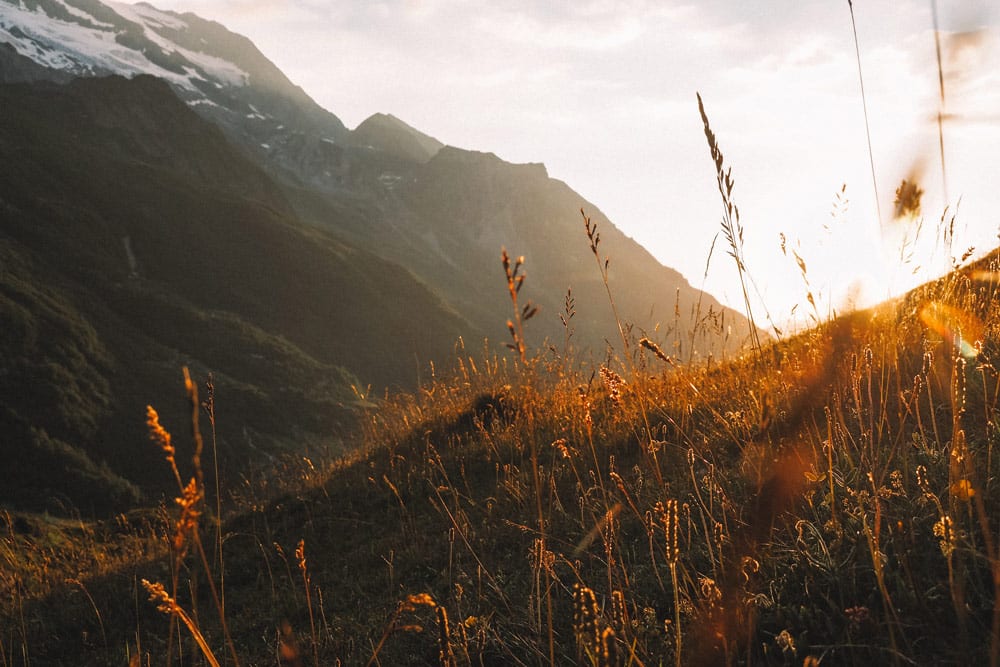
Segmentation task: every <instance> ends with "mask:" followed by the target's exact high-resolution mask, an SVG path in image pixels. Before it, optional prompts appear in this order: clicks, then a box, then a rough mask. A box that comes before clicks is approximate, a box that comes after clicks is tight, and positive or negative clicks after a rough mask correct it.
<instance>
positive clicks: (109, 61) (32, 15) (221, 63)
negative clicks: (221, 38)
mask: <svg viewBox="0 0 1000 667" xmlns="http://www.w3.org/2000/svg"><path fill="white" fill-rule="evenodd" d="M53 1H54V2H55V3H58V4H59V5H60V6H62V7H65V8H66V10H67V12H68V14H69V15H71V16H72V17H74V18H75V19H80V21H79V22H76V21H73V22H71V21H66V20H63V19H61V18H58V17H54V16H50V15H49V14H47V13H46V12H45V10H44V8H43V7H42V6H38V7H37V8H36V9H35V10H31V9H28V8H26V7H25V6H24V5H23V4H22V3H20V2H19V3H18V4H16V5H14V4H10V3H9V2H0V41H4V42H9V43H10V44H11V45H13V46H14V48H15V49H16V50H17V52H18V53H20V54H21V55H23V56H26V57H28V58H31V59H32V60H34V61H35V62H37V63H38V64H40V65H44V66H46V67H51V68H53V69H59V70H63V71H68V72H70V73H72V74H76V75H81V76H93V75H101V74H121V75H124V76H135V75H137V74H150V75H152V76H156V77H159V78H162V79H165V80H167V81H169V82H170V83H171V84H173V85H174V86H176V87H178V88H181V89H183V90H185V91H187V92H188V93H189V94H190V96H191V97H201V96H202V95H203V93H201V92H200V88H199V85H198V83H196V82H199V83H201V84H202V85H204V82H210V83H215V84H216V87H222V85H226V86H233V87H242V86H246V85H247V84H248V80H249V75H248V74H247V73H246V72H244V71H243V70H241V69H240V68H239V67H237V66H236V65H234V64H233V63H231V62H228V61H226V60H223V59H222V58H218V57H215V56H211V55H208V54H205V53H200V52H197V51H192V50H190V49H186V48H182V47H180V46H178V45H177V44H174V43H173V42H171V41H170V40H169V39H167V38H166V37H164V36H163V35H161V34H160V33H158V32H157V28H159V29H161V30H162V29H169V30H184V29H186V28H187V24H185V23H184V22H183V21H182V20H181V19H179V18H177V17H174V16H171V15H169V14H165V13H163V12H160V11H158V10H156V9H154V8H152V7H150V6H148V5H129V4H125V3H121V2H114V3H108V4H107V6H108V7H110V8H111V9H112V10H113V11H114V12H115V13H116V14H118V16H120V17H121V18H122V19H123V25H120V26H116V25H112V24H110V23H107V22H104V21H100V20H98V19H96V18H94V17H93V16H91V15H90V14H87V13H86V12H84V11H83V10H81V9H79V8H77V7H72V6H71V5H69V4H68V3H66V2H65V1H64V0H53ZM91 26H93V27H91ZM130 26H131V27H132V30H133V31H136V32H138V33H139V34H141V35H142V37H143V38H144V39H145V40H148V41H149V42H150V43H151V44H152V45H155V46H156V47H159V49H160V50H161V51H162V52H163V53H164V54H167V56H168V57H171V58H175V59H178V61H179V67H178V69H179V70H181V71H180V72H177V71H172V70H169V69H166V68H165V67H163V66H161V65H158V64H157V63H155V62H153V61H152V60H150V59H149V57H148V56H147V55H146V54H145V53H144V52H143V51H142V50H138V49H135V48H129V47H127V46H124V45H123V44H122V43H120V42H119V40H118V38H119V36H120V35H123V34H124V33H125V32H126V31H127V29H128V28H129V27H130Z"/></svg>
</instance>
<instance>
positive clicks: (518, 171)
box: [0, 0, 747, 358]
mask: <svg viewBox="0 0 1000 667" xmlns="http://www.w3.org/2000/svg"><path fill="white" fill-rule="evenodd" d="M12 3H13V0H0V41H3V40H7V41H10V42H11V43H12V44H13V45H14V46H15V48H16V49H17V50H18V51H19V53H21V54H22V55H24V56H26V57H30V58H33V59H35V60H36V61H37V62H39V63H43V64H48V65H54V66H57V67H60V68H61V69H63V70H64V71H72V72H74V73H78V74H81V73H83V74H85V73H87V70H86V67H85V66H84V64H87V63H90V64H91V65H90V66H91V67H92V68H93V71H94V72H96V71H98V70H100V71H106V70H107V69H109V68H110V69H113V70H114V71H117V72H119V73H123V74H129V75H131V74H134V73H135V72H136V71H146V72H152V73H157V74H159V75H161V76H163V77H164V79H165V80H166V81H168V82H169V83H170V85H171V86H172V87H173V88H174V90H175V92H177V93H178V95H179V96H180V97H181V98H182V99H184V100H186V102H187V103H188V104H189V105H190V106H191V107H192V108H193V109H195V110H196V111H197V112H198V113H199V114H201V115H203V116H204V117H206V118H208V119H210V120H212V121H213V122H216V123H217V124H219V126H220V127H221V128H222V129H223V130H224V132H225V133H226V135H227V137H229V139H230V140H232V141H233V142H235V143H236V144H238V145H239V146H241V147H242V148H243V150H244V151H246V152H247V154H248V155H250V156H251V157H252V158H253V159H254V160H255V161H257V162H258V164H260V165H262V166H263V167H264V168H265V169H267V170H268V171H269V173H270V174H272V175H273V176H275V177H277V179H278V181H279V182H280V183H281V185H282V187H284V188H285V189H286V193H287V195H288V197H289V199H290V201H291V202H292V204H293V205H294V206H295V208H296V210H297V212H298V213H299V214H300V215H301V216H302V217H303V218H304V219H305V220H307V221H309V222H311V223H313V224H314V225H316V226H319V227H320V228H322V229H325V230H327V231H332V232H334V233H335V234H336V235H337V236H339V237H341V238H343V239H345V240H347V241H349V242H350V243H351V244H353V245H356V246H358V247H362V248H365V249H367V250H369V251H371V252H373V253H376V254H379V255H382V256H384V257H386V258H389V259H391V260H392V261H395V262H397V263H399V264H401V265H402V266H404V267H406V268H407V269H409V270H410V271H412V272H413V273H414V274H416V275H417V276H418V277H419V278H420V279H421V280H423V281H424V282H425V283H426V284H427V285H428V286H429V287H431V288H432V289H434V290H436V291H437V292H438V293H440V294H441V295H443V296H445V297H446V298H447V299H448V301H449V302H450V303H451V304H452V305H453V306H454V307H455V308H456V309H457V310H458V311H459V312H460V313H462V315H463V316H464V317H466V318H467V319H469V320H470V321H471V322H472V323H473V324H475V325H476V327H478V328H479V329H481V330H484V331H487V332H491V333H492V335H493V337H494V338H501V337H506V335H507V334H506V331H505V327H504V322H505V320H506V317H507V315H506V313H507V310H508V305H507V304H506V303H505V301H504V299H505V298H506V297H505V294H506V290H505V288H504V285H503V277H502V274H501V272H500V268H499V260H498V256H499V251H500V247H501V246H507V248H508V249H509V250H510V252H511V253H512V254H514V255H515V256H517V255H524V256H525V258H526V260H527V262H528V263H527V269H528V271H529V273H530V276H531V277H530V279H529V282H528V288H527V289H528V290H529V293H528V294H529V296H530V297H531V298H532V299H534V300H535V301H536V302H537V303H539V304H540V305H541V306H542V310H541V314H540V316H539V318H538V319H537V320H534V321H533V322H532V325H531V326H530V327H529V335H530V336H531V337H532V340H533V342H535V343H541V342H542V340H543V339H545V338H546V337H548V338H549V339H553V340H562V339H563V336H564V332H563V329H562V326H561V324H560V321H559V318H558V315H559V313H560V311H562V310H563V305H564V297H565V295H566V293H567V290H568V289H572V291H573V294H574V296H575V298H576V305H577V310H578V317H577V318H576V320H575V321H574V324H575V325H576V335H575V341H576V343H577V344H578V345H579V346H582V347H588V348H590V349H592V350H594V351H596V352H598V353H601V352H602V351H603V349H604V347H605V340H615V339H616V338H617V336H618V325H617V323H616V322H615V321H614V318H613V317H612V314H611V309H610V308H609V306H608V303H607V297H606V295H605V294H604V292H603V284H602V283H601V277H600V273H599V270H598V267H597V266H596V263H595V262H594V261H593V257H587V254H588V249H587V244H588V242H587V240H586V238H585V237H584V236H583V230H582V223H581V221H580V218H579V209H580V208H581V207H582V208H584V209H585V210H586V212H587V213H588V215H591V216H592V217H593V219H594V221H595V222H596V223H597V224H598V226H599V228H600V230H601V234H602V238H603V239H604V247H602V248H601V252H602V253H603V255H606V256H608V257H609V258H610V260H611V262H610V268H611V273H610V279H611V283H612V288H613V293H614V294H615V297H616V299H617V301H618V305H619V310H620V312H621V313H622V316H623V318H624V319H626V320H627V321H628V322H631V323H633V324H634V325H635V326H636V327H637V328H638V329H642V330H645V331H647V332H653V331H654V330H655V329H657V326H658V325H659V335H660V337H661V339H662V340H663V342H669V343H670V344H671V347H672V348H673V349H674V351H675V352H677V353H679V354H681V355H682V356H683V357H685V358H687V357H689V356H690V355H692V354H693V353H694V351H695V350H692V349H691V348H692V345H693V346H694V347H695V348H697V353H698V354H701V355H708V354H716V355H718V354H720V353H721V352H723V351H724V350H728V351H732V350H735V349H736V348H738V347H739V345H740V344H741V343H742V342H743V341H744V340H745V337H746V332H747V323H746V320H745V318H743V316H742V315H740V314H739V313H737V312H735V311H732V310H729V309H726V308H723V307H721V306H720V304H719V303H718V302H717V301H716V300H715V299H713V298H712V297H711V296H709V295H702V294H701V293H700V292H699V291H698V290H696V289H693V288H692V287H691V285H690V284H688V282H687V281H686V280H685V279H684V278H683V277H682V276H680V275H679V274H678V273H677V272H676V271H673V270H671V269H669V268H667V267H664V266H662V265H660V264H659V262H657V261H656V260H655V259H654V258H653V257H652V256H651V255H649V253H648V252H646V251H645V250H644V249H643V248H642V247H641V246H639V245H638V244H636V243H634V242H633V241H631V240H630V239H628V238H627V237H625V236H624V235H623V234H621V233H620V232H619V231H618V230H617V229H616V228H615V227H614V225H613V224H612V223H611V221H609V220H607V218H606V217H604V216H603V215H602V214H601V213H600V211H599V210H598V209H597V207H596V206H595V205H594V204H592V203H590V202H588V201H586V200H585V199H584V198H583V197H582V196H581V195H579V194H578V193H576V192H574V191H573V190H572V189H570V188H569V186H567V185H566V184H564V183H560V182H558V181H555V180H552V179H549V178H548V176H547V174H546V172H545V169H544V167H542V166H541V165H534V166H523V165H511V164H509V163H506V162H503V161H502V160H499V159H497V158H496V157H495V156H493V155H492V154H487V153H476V152H472V151H461V150H459V149H455V148H448V149H442V146H441V143H440V142H439V141H437V140H436V139H433V138H431V137H429V136H427V135H425V134H423V133H421V132H419V131H418V130H416V129H414V128H412V127H410V126H408V125H406V124H405V123H404V122H402V121H401V120H399V119H398V118H395V117H394V116H390V115H386V114H375V115H373V116H372V117H370V118H369V119H367V120H366V121H365V122H363V123H362V124H361V125H359V126H358V128H356V129H355V130H354V131H353V132H349V131H347V130H346V129H344V128H343V125H342V123H340V121H339V120H337V119H336V117H335V116H333V115H332V114H329V113H328V112H326V111H324V110H322V109H320V108H319V106H318V105H317V104H316V103H315V102H314V101H312V100H311V99H309V98H308V96H306V95H305V93H303V92H302V91H301V89H299V88H297V87H295V86H294V85H293V84H291V83H290V82H289V81H288V80H287V78H285V77H284V75H282V74H281V73H280V72H279V71H278V70H277V68H276V67H274V65H273V64H271V63H270V62H269V61H267V59H266V58H265V57H264V56H263V55H262V54H261V53H260V52H259V51H258V50H257V49H256V48H255V47H254V46H253V45H252V43H250V42H249V40H247V39H246V38H244V37H242V36H239V35H236V34H234V33H231V32H229V31H228V30H226V29H225V28H224V27H222V26H220V25H219V24H217V23H213V22H208V21H204V20H202V19H199V18H198V17H196V16H194V15H192V14H177V13H174V12H161V11H158V10H155V9H154V8H152V7H151V6H149V5H146V4H139V5H135V6H131V5H124V4H120V3H108V4H106V5H105V4H101V3H99V2H97V0H32V7H33V8H34V9H33V10H31V11H28V10H26V9H15V8H14V4H12ZM67 7H72V9H71V10H67V9H66V8H67ZM67 14H69V15H70V17H69V18H67ZM84 17H90V18H89V19H86V18H84ZM84 23H86V24H88V25H89V24H98V23H101V26H100V27H98V28H88V27H85V26H84V25H82V24H84ZM106 26H107V27H106ZM95 30H96V31H98V33H99V34H98V33H94V31H95ZM88 31H90V32H88ZM100 31H104V32H100ZM94 34H98V37H99V39H98V38H96V37H94V36H93V35H94ZM52 35H56V36H58V37H59V38H58V39H56V38H53V37H52ZM81 35H82V36H81ZM84 37H86V39H85V38H84ZM60 40H61V41H60ZM81 44H83V45H85V46H86V49H85V48H84V47H83V46H79V45H81ZM112 46H114V48H111V47H112ZM123 46H127V47H129V48H131V49H132V50H131V51H129V52H128V55H127V57H126V56H124V55H122V54H121V51H122V48H121V47H123ZM87 49H89V50H90V53H85V51H87ZM100 68H104V69H103V70H101V69H100ZM603 255H602V256H603ZM730 330H731V334H728V333H727V332H729V331H730ZM694 331H697V334H696V335H693V334H692V332H694Z"/></svg>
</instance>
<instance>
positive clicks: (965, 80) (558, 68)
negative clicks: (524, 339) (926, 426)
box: [151, 0, 1000, 321]
mask: <svg viewBox="0 0 1000 667" xmlns="http://www.w3.org/2000/svg"><path fill="white" fill-rule="evenodd" d="M151 4H153V5H155V6H157V7H159V8H161V9H172V10H175V11H193V12H195V13H196V14H198V15H200V16H202V17H204V18H208V19H214V20H217V21H219V22H220V23H222V24H224V25H225V26H226V27H228V28H230V29H231V30H234V31H236V32H239V33H242V34H244V35H246V36H248V37H250V39H252V40H253V41H254V43H256V45H257V46H258V47H259V48H260V49H261V51H263V53H264V54H265V55H266V56H267V57H268V58H270V59H271V60H272V61H274V62H275V63H276V64H277V65H278V67H280V68H281V69H282V70H283V71H284V72H285V74H287V75H288V77H289V78H290V79H291V80H292V81H293V82H295V83H297V84H299V85H301V86H302V87H303V88H304V89H305V90H306V92H307V93H308V94H309V95H311V96H312V97H313V98H314V99H316V100H317V101H318V102H319V103H320V104H321V105H322V106H324V107H326V108H327V109H328V110H330V111H331V112H333V113H334V114H336V115H337V116H339V117H340V118H341V119H342V120H343V121H344V123H345V124H347V125H348V126H349V127H355V126H356V125H357V124H359V123H360V122H361V121H362V120H364V119H365V118H366V117H368V116H369V115H371V114H373V113H376V112H386V113H392V114H394V115H396V116H398V117H399V118H401V119H403V120H404V121H406V122H407V123H409V124H411V125H413V126H414V127H416V128H417V129H419V130H421V131H423V132H426V133H427V134H430V135H432V136H434V137H436V138H438V139H439V140H441V141H443V142H444V143H446V144H451V145H455V146H459V147H462V148H468V149H475V150H484V151H491V152H494V153H496V154H497V155H499V156H500V157H501V158H503V159H505V160H509V161H512V162H544V163H545V165H546V166H547V167H548V171H549V174H550V175H551V176H552V177H554V178H558V179H560V180H563V181H566V182H567V183H568V184H569V185H570V186H571V187H573V188H574V189H575V190H577V191H578V192H580V193H581V194H582V195H584V196H585V197H586V198H588V199H589V200H590V201H592V202H593V203H594V204H595V205H596V206H598V207H599V208H600V209H601V210H602V211H603V212H604V213H605V214H607V215H608V216H609V217H610V218H611V220H612V221H614V222H615V224H617V225H618V226H619V227H621V228H622V229H623V230H624V231H625V232H626V233H627V234H629V235H630V236H632V237H634V238H635V239H637V240H638V241H639V242H641V243H642V244H643V245H645V246H646V247H647V248H648V249H649V250H650V251H651V252H652V253H653V254H654V255H655V256H656V257H657V258H658V259H659V260H660V261H662V262H663V263H664V264H667V265H669V266H672V267H674V268H677V269H679V270H680V271H681V272H682V273H683V274H684V275H685V276H686V277H687V278H688V279H689V280H690V281H691V282H692V283H693V284H695V285H700V284H701V282H702V274H703V273H704V270H705V263H706V259H707V258H708V254H709V248H710V247H711V244H712V239H713V237H714V236H715V235H716V233H717V231H718V229H719V221H720V218H721V212H722V204H721V200H720V197H719V194H718V192H717V191H716V189H715V176H714V171H713V169H714V168H713V165H712V162H711V160H710V158H709V151H708V147H707V144H706V142H705V136H704V133H703V131H702V125H701V119H700V117H699V115H698V107H697V102H696V99H695V92H696V91H698V92H700V93H701V95H702V97H703V99H704V101H705V105H706V109H707V112H708V115H709V118H710V120H711V123H712V127H713V129H714V131H715V133H716V135H717V137H718V140H719V143H720V145H721V147H722V150H723V152H724V154H725V157H726V161H727V163H728V164H729V165H731V166H732V170H733V177H734V180H735V181H736V188H735V190H734V193H733V198H734V200H735V202H736V204H737V205H738V206H739V208H740V211H741V213H742V221H743V226H744V230H745V235H744V240H745V254H746V262H747V266H748V269H749V271H750V273H751V275H752V276H753V278H754V279H755V281H756V283H757V284H758V286H759V289H760V292H761V294H762V295H763V299H764V302H765V303H766V305H767V307H768V309H769V310H770V311H771V314H772V316H773V317H774V319H775V320H776V321H784V320H786V319H788V318H789V316H790V314H791V312H792V309H793V307H794V306H795V304H796V303H798V304H800V305H799V308H798V310H797V311H796V312H797V316H798V318H799V319H800V320H801V319H802V317H803V315H804V313H805V311H806V310H808V309H809V308H808V306H807V304H806V301H805V293H806V289H807V288H806V287H805V284H804V282H803V280H802V278H801V277H800V275H799V269H798V267H797V265H796V263H795V260H794V258H793V257H792V253H791V250H792V249H793V248H795V249H796V250H797V252H798V253H799V255H800V256H801V257H802V259H803V260H804V261H805V263H806V267H807V269H808V279H809V281H810V289H811V290H812V291H813V293H814V295H815V298H816V301H817V304H818V306H819V308H820V310H821V311H825V310H826V309H827V308H828V307H829V306H830V305H831V304H832V306H833V307H834V308H841V307H842V306H843V303H844V299H845V298H846V295H847V294H848V293H849V292H850V291H851V290H852V286H858V287H860V288H861V289H862V292H861V294H862V296H861V297H860V298H861V300H862V301H864V302H872V301H874V300H877V299H881V298H884V297H885V296H886V295H887V294H888V293H889V292H890V291H899V290H901V289H903V288H905V287H907V286H909V285H911V284H913V283H914V282H915V281H916V280H917V279H918V278H926V277H928V276H930V275H931V274H932V273H934V272H941V270H943V268H944V266H945V262H946V259H945V257H944V253H943V252H942V250H941V246H940V244H937V250H936V251H934V247H935V243H934V237H935V234H936V232H937V228H938V227H939V220H940V218H941V214H942V211H943V208H944V205H945V201H944V197H943V195H942V190H943V186H942V182H943V179H942V175H941V163H940V157H939V149H938V134H937V124H936V118H937V113H938V109H939V103H938V77H937V66H936V57H935V42H934V31H933V19H932V14H931V3H930V1H929V0H921V1H916V0H891V1H888V0H885V1H880V2H869V1H866V0H858V2H855V3H854V5H855V6H854V12H855V18H856V22H857V33H858V40H859V44H860V52H861V65H862V70H863V75H864V81H865V89H866V93H867V95H868V112H869V118H870V127H871V142H872V149H873V153H874V161H875V169H876V183H877V187H878V191H879V195H880V203H881V210H882V218H883V220H882V224H881V225H880V224H879V220H878V216H877V215H876V206H875V195H874V189H873V183H872V174H871V166H870V163H869V154H868V144H867V140H866V133H865V123H864V112H863V108H862V101H861V95H860V89H859V82H858V64H857V60H856V59H855V43H854V37H853V33H852V29H851V15H850V9H849V5H848V2H847V1H846V0H844V1H842V2H841V1H835V0H824V1H822V2H819V1H816V2H807V1H803V0H768V1H767V2H743V1H736V2H723V1H721V0H708V1H705V0H700V1H697V2H675V1H665V0H659V1H649V2H646V1H643V0H632V1H627V0H626V1H621V2H611V1H604V0H593V1H587V0H575V1H549V2H543V1H537V2H528V1H517V0H509V1H508V0H505V1H503V2H489V1H473V0H386V1H383V2H377V1H371V2H366V1H362V0H358V1H344V0H340V1H335V0H152V3H151ZM995 4H996V3H993V2H989V1H988V0H979V1H978V2H965V1H961V2H959V1H958V0H941V1H940V2H938V18H939V24H940V27H941V29H942V39H941V46H942V56H943V60H944V66H945V77H946V78H945V91H946V96H947V104H946V108H945V111H946V112H947V114H948V115H947V118H948V120H947V122H946V123H945V131H944V141H945V151H946V164H947V169H948V173H947V185H948V195H949V198H950V200H951V201H950V203H951V206H952V210H953V209H954V205H955V202H956V201H957V200H958V198H959V196H961V197H962V199H961V206H960V207H959V210H958V217H957V218H956V224H955V251H954V254H956V255H961V254H962V252H963V251H964V250H965V249H966V248H967V247H968V246H970V245H975V246H976V248H977V254H982V253H983V252H985V251H987V250H988V249H991V248H992V247H994V246H996V245H997V235H998V224H1000V216H998V214H997V209H996V206H995V205H994V200H995V199H996V197H997V192H998V189H1000V168H998V166H997V165H998V158H997V155H998V150H1000V57H998V56H1000V31H998V29H997V21H998V12H997V11H996V10H994V9H993V6H994V5H995ZM908 174H916V175H918V176H919V177H920V182H921V185H922V187H923V188H924V189H925V190H926V195H925V196H924V200H923V217H924V224H923V230H922V232H921V237H920V238H921V239H922V240H921V241H920V242H918V244H917V252H915V253H912V258H911V259H909V261H908V263H907V262H901V261H900V254H901V253H900V248H901V246H902V245H903V243H904V237H905V236H907V235H908V236H909V237H913V236H914V233H915V230H916V227H917V222H915V221H904V222H892V220H891V218H892V212H893V206H892V203H893V198H894V191H895V188H896V187H897V186H898V184H899V182H900V180H901V179H902V178H903V177H904V176H906V175H908ZM843 184H846V186H847V188H846V199H847V201H848V204H847V206H846V210H842V211H841V213H839V214H838V215H837V216H836V217H834V216H831V211H832V210H833V207H834V198H835V194H836V193H837V192H838V191H840V189H841V187H842V185H843ZM781 233H784V234H785V237H786V239H787V245H786V249H787V251H788V252H787V255H783V254H782V251H781V247H780V240H779V239H780V234H781ZM572 241H573V240H572V239H568V240H567V242H572ZM578 241H579V242H580V243H584V242H585V240H584V239H583V235H582V232H581V238H580V239H578ZM921 243H922V246H921ZM606 250H607V252H608V253H610V255H611V260H612V272H613V271H614V268H613V267H614V248H611V247H609V248H607V249H606ZM903 254H904V255H907V256H909V255H910V254H911V252H910V250H909V249H907V250H905V251H904V253H903ZM918 267H919V268H918ZM914 271H916V274H915V275H914ZM706 288H707V289H708V290H709V291H710V292H712V293H713V294H715V295H716V296H718V297H720V298H722V299H723V300H725V301H727V302H728V303H730V304H731V305H733V306H734V307H737V308H740V307H741V306H740V304H741V302H740V300H739V286H738V282H737V281H736V276H735V271H734V269H733V267H732V261H731V259H730V258H729V257H727V256H726V254H725V252H724V248H723V247H722V240H721V238H720V243H719V245H718V246H716V251H715V253H714V255H713V256H712V260H711V266H710V270H709V275H708V280H707V282H706Z"/></svg>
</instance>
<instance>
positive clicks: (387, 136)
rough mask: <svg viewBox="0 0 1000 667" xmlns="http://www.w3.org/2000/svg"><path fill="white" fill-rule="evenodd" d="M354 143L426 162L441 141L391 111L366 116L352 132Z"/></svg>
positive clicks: (433, 154) (414, 160)
mask: <svg viewBox="0 0 1000 667" xmlns="http://www.w3.org/2000/svg"><path fill="white" fill-rule="evenodd" d="M351 140H352V141H353V142H354V144H355V145H357V146H362V147H367V148H371V149H374V150H378V151H382V152H384V153H389V154H390V155H395V156H397V157H400V158H403V159H404V160H409V161H413V162H427V161H428V160H430V159H431V158H432V157H434V156H435V155H436V154H437V152H438V151H439V150H441V149H442V148H444V144H442V143H441V142H440V141H438V140H437V139H435V138H434V137H429V136H427V135H426V134H424V133H423V132H420V131H419V130H416V129H414V128H412V127H410V126H409V125H407V124H406V123H404V122H403V121H401V120H400V119H398V118H396V117H395V116H393V115H392V114H385V113H377V114H373V115H371V116H369V117H368V118H366V119H365V120H364V122H362V123H361V124H360V125H358V126H357V127H356V128H354V131H353V132H351Z"/></svg>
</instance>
